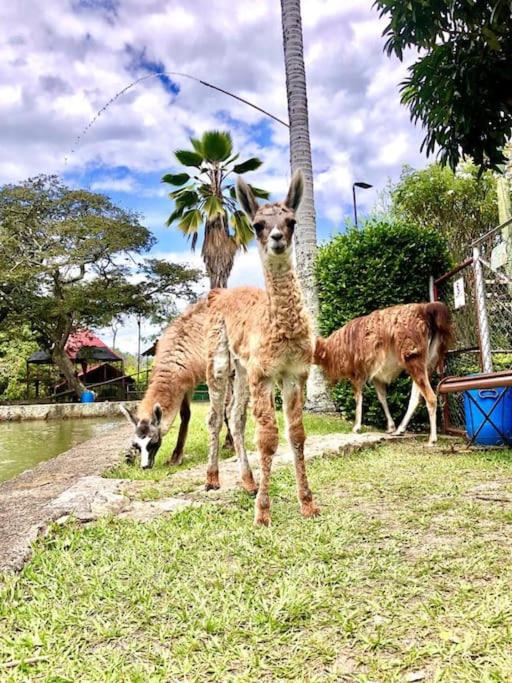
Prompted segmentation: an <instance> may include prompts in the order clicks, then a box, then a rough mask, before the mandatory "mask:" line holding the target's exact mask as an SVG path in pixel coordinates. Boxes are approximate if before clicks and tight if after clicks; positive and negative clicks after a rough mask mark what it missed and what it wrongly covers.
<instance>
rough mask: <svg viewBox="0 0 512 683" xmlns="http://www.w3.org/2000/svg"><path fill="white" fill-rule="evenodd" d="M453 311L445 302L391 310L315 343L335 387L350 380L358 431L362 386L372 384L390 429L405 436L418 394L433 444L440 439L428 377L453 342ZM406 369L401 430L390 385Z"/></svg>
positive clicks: (319, 360)
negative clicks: (389, 396) (407, 388)
mask: <svg viewBox="0 0 512 683" xmlns="http://www.w3.org/2000/svg"><path fill="white" fill-rule="evenodd" d="M452 334H453V331H452V324H451V318H450V311H449V310H448V308H447V306H445V304H443V303H440V302H436V303H430V304H405V305H401V306H391V307H389V308H384V309H382V310H379V311H373V313H370V315H366V316H363V317H361V318H355V319H354V320H351V321H350V322H349V323H347V324H346V325H344V326H343V327H342V328H340V329H339V330H336V332H333V333H332V334H331V336H330V337H328V338H327V339H322V338H321V337H319V338H318V339H317V341H316V347H315V360H314V362H315V363H316V364H317V365H320V366H321V367H322V368H323V369H324V371H325V374H326V375H327V378H328V379H329V381H330V382H331V383H335V382H338V381H339V380H340V379H348V380H349V381H350V382H351V384H352V387H353V389H354V394H355V397H356V421H355V425H354V431H355V432H358V431H359V430H360V429H361V424H362V412H363V386H364V384H365V383H366V382H368V381H371V382H373V385H374V386H375V390H376V392H377V397H378V399H379V401H380V403H381V405H382V407H383V409H384V413H385V415H386V420H387V425H388V428H387V431H388V432H389V433H394V434H403V433H404V432H405V430H406V429H407V425H408V424H409V421H410V419H411V417H412V415H413V413H414V411H415V410H416V408H417V406H418V403H419V400H420V396H422V397H423V398H424V399H425V401H426V404H427V408H428V415H429V420H430V438H429V444H434V443H435V442H436V441H437V427H436V408H437V401H436V395H435V393H434V392H433V390H432V386H431V384H430V374H431V373H432V371H433V370H434V369H435V368H436V367H438V366H440V365H441V364H442V362H443V360H444V357H445V354H446V351H447V350H448V347H449V345H450V343H451V339H452ZM403 370H405V371H406V372H407V373H408V374H409V375H410V377H411V379H412V391H411V397H410V399H409V406H408V408H407V412H406V414H405V416H404V419H403V420H402V422H401V424H400V426H399V427H398V429H396V427H395V423H394V421H393V418H392V416H391V413H390V412H389V407H388V403H387V399H386V387H387V385H388V384H389V383H390V382H392V381H393V380H394V379H395V378H396V377H398V375H399V374H400V373H401V372H402V371H403Z"/></svg>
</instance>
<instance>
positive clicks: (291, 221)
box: [286, 218, 297, 230]
mask: <svg viewBox="0 0 512 683" xmlns="http://www.w3.org/2000/svg"><path fill="white" fill-rule="evenodd" d="M286 225H287V226H288V227H289V228H290V230H294V229H295V226H296V225H297V221H296V220H295V218H289V219H288V220H287V221H286Z"/></svg>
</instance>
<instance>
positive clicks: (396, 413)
mask: <svg viewBox="0 0 512 683" xmlns="http://www.w3.org/2000/svg"><path fill="white" fill-rule="evenodd" d="M449 267H450V259H449V256H448V252H447V249H446V243H445V240H444V238H443V237H442V236H441V235H440V234H439V233H437V232H435V231H434V230H430V229H427V228H418V227H416V226H415V225H410V224H405V223H401V222H397V221H392V220H390V219H386V218H384V219H373V220H369V221H368V222H366V223H365V225H364V226H363V228H362V229H361V230H356V229H354V228H351V229H349V230H348V232H346V233H345V234H340V235H337V236H336V237H334V239H332V240H331V241H330V242H328V243H327V244H324V245H323V246H321V247H320V248H319V250H318V256H317V259H316V279H317V285H318V294H319V300H320V320H319V323H320V332H321V334H323V335H324V336H327V335H329V334H331V332H333V331H334V330H337V329H338V328H340V327H342V325H344V324H345V323H347V322H348V321H349V320H352V318H355V317H357V316H360V315H367V314H368V313H371V312H372V311H374V310H376V309H378V308H385V307H386V306H393V305H394V304H400V303H412V302H421V301H428V282H429V276H430V275H434V277H437V276H439V275H441V274H442V273H444V272H445V271H446V270H447V269H448V268H449ZM410 387H411V383H410V380H409V379H408V378H406V377H405V376H401V377H399V378H398V379H397V380H396V382H394V383H393V384H392V385H391V386H390V390H389V406H390V410H391V413H392V415H393V417H394V418H395V421H396V422H397V424H398V420H400V419H401V418H402V416H403V413H404V412H405V409H406V407H407V401H408V398H409V393H410ZM333 395H334V400H335V403H336V405H337V407H338V409H339V410H340V411H341V412H342V413H343V414H344V415H345V416H346V417H348V418H350V419H352V418H353V416H354V400H353V396H352V389H351V387H350V385H349V384H348V383H346V382H341V383H340V384H339V385H338V386H337V387H336V388H335V389H334V392H333ZM363 406H364V407H363V410H364V413H363V420H364V422H365V423H366V424H374V425H376V426H379V427H383V426H385V419H384V414H383V411H382V408H381V406H380V404H379V402H378V400H377V397H376V395H375V391H374V389H373V388H371V389H369V388H367V389H365V392H364V403H363ZM427 419H428V418H427V413H426V410H422V411H421V412H420V411H418V413H417V418H416V420H415V423H414V424H416V425H417V426H419V425H420V424H422V423H424V422H425V420H427Z"/></svg>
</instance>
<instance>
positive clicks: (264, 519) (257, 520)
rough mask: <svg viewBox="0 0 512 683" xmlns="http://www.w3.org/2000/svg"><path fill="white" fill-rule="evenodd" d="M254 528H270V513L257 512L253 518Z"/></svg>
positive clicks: (266, 511) (264, 511)
mask: <svg viewBox="0 0 512 683" xmlns="http://www.w3.org/2000/svg"><path fill="white" fill-rule="evenodd" d="M254 526H270V512H269V511H268V510H257V511H256V514H255V516H254Z"/></svg>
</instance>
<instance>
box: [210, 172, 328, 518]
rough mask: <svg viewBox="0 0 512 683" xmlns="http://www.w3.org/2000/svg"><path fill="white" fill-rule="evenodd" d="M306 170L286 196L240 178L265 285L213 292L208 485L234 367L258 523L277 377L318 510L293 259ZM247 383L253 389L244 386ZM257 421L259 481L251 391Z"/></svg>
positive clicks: (302, 488)
mask: <svg viewBox="0 0 512 683" xmlns="http://www.w3.org/2000/svg"><path fill="white" fill-rule="evenodd" d="M302 190H303V176H302V173H301V172H298V173H296V174H295V175H294V176H293V178H292V182H291V185H290V189H289V191H288V195H287V197H286V199H285V200H284V202H279V203H276V204H266V205H264V206H262V207H260V206H258V203H257V201H256V199H255V197H254V195H253V193H252V191H251V189H250V188H249V187H248V186H247V185H246V184H245V183H244V182H243V180H242V179H239V180H238V182H237V195H238V201H239V202H240V205H241V206H242V208H243V209H244V211H245V212H246V213H247V214H248V216H249V217H250V219H251V221H252V224H253V227H254V231H255V233H256V239H257V242H258V250H259V254H260V258H261V261H262V265H263V270H264V274H265V282H266V291H265V292H263V291H262V290H258V289H255V288H251V287H239V288H236V289H228V290H222V289H217V290H214V291H212V292H210V294H209V296H208V308H209V313H210V323H209V325H208V365H207V370H206V372H207V381H208V386H209V390H210V413H209V417H208V427H209V432H210V453H209V460H208V470H207V478H206V488H207V489H212V488H213V489H215V488H219V469H218V454H219V438H218V437H219V430H220V427H221V425H222V412H223V406H224V394H225V390H226V385H227V380H228V375H229V372H230V369H231V368H233V369H234V370H235V383H234V391H233V401H232V406H231V412H230V427H231V430H232V433H233V440H234V443H235V449H236V451H237V454H238V456H239V460H240V469H241V478H242V483H243V485H244V488H245V489H246V490H248V491H249V492H251V493H254V492H256V490H257V491H258V493H257V496H256V506H255V508H256V509H255V523H256V524H265V525H268V524H269V523H270V499H269V493H268V488H269V480H270V471H271V466H272V458H273V456H274V453H275V451H276V449H277V446H278V431H277V423H276V416H275V406H274V397H273V390H274V384H278V385H279V386H280V387H281V391H282V396H283V407H284V413H285V417H286V422H287V432H288V439H289V441H290V446H291V448H292V450H293V455H294V461H295V472H296V480H297V493H298V498H299V502H300V505H301V512H302V514H303V515H304V516H305V517H311V516H312V515H316V514H317V513H318V508H317V506H316V505H315V503H314V502H313V496H312V494H311V491H310V488H309V485H308V480H307V476H306V464H305V460H304V441H305V433H304V427H303V422H302V405H303V392H304V385H305V382H306V379H307V376H308V372H309V368H310V365H311V362H312V359H313V344H314V339H313V334H312V326H311V322H310V319H309V316H308V313H307V311H306V308H305V306H304V301H303V297H302V292H301V288H300V284H299V282H298V279H297V276H296V274H295V271H294V268H293V264H292V252H293V247H292V239H293V231H294V228H295V211H296V210H297V207H298V206H299V204H300V200H301V197H302ZM247 387H248V391H247ZM249 394H250V398H251V403H252V411H253V415H254V419H255V421H256V427H257V437H256V438H257V445H258V451H259V455H260V463H261V478H260V484H259V488H258V489H257V488H256V485H255V483H254V479H253V475H252V472H251V469H250V466H249V463H248V461H247V456H246V453H245V449H244V446H243V426H244V424H243V422H244V418H243V415H244V412H245V407H246V405H247V402H248V398H249Z"/></svg>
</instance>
